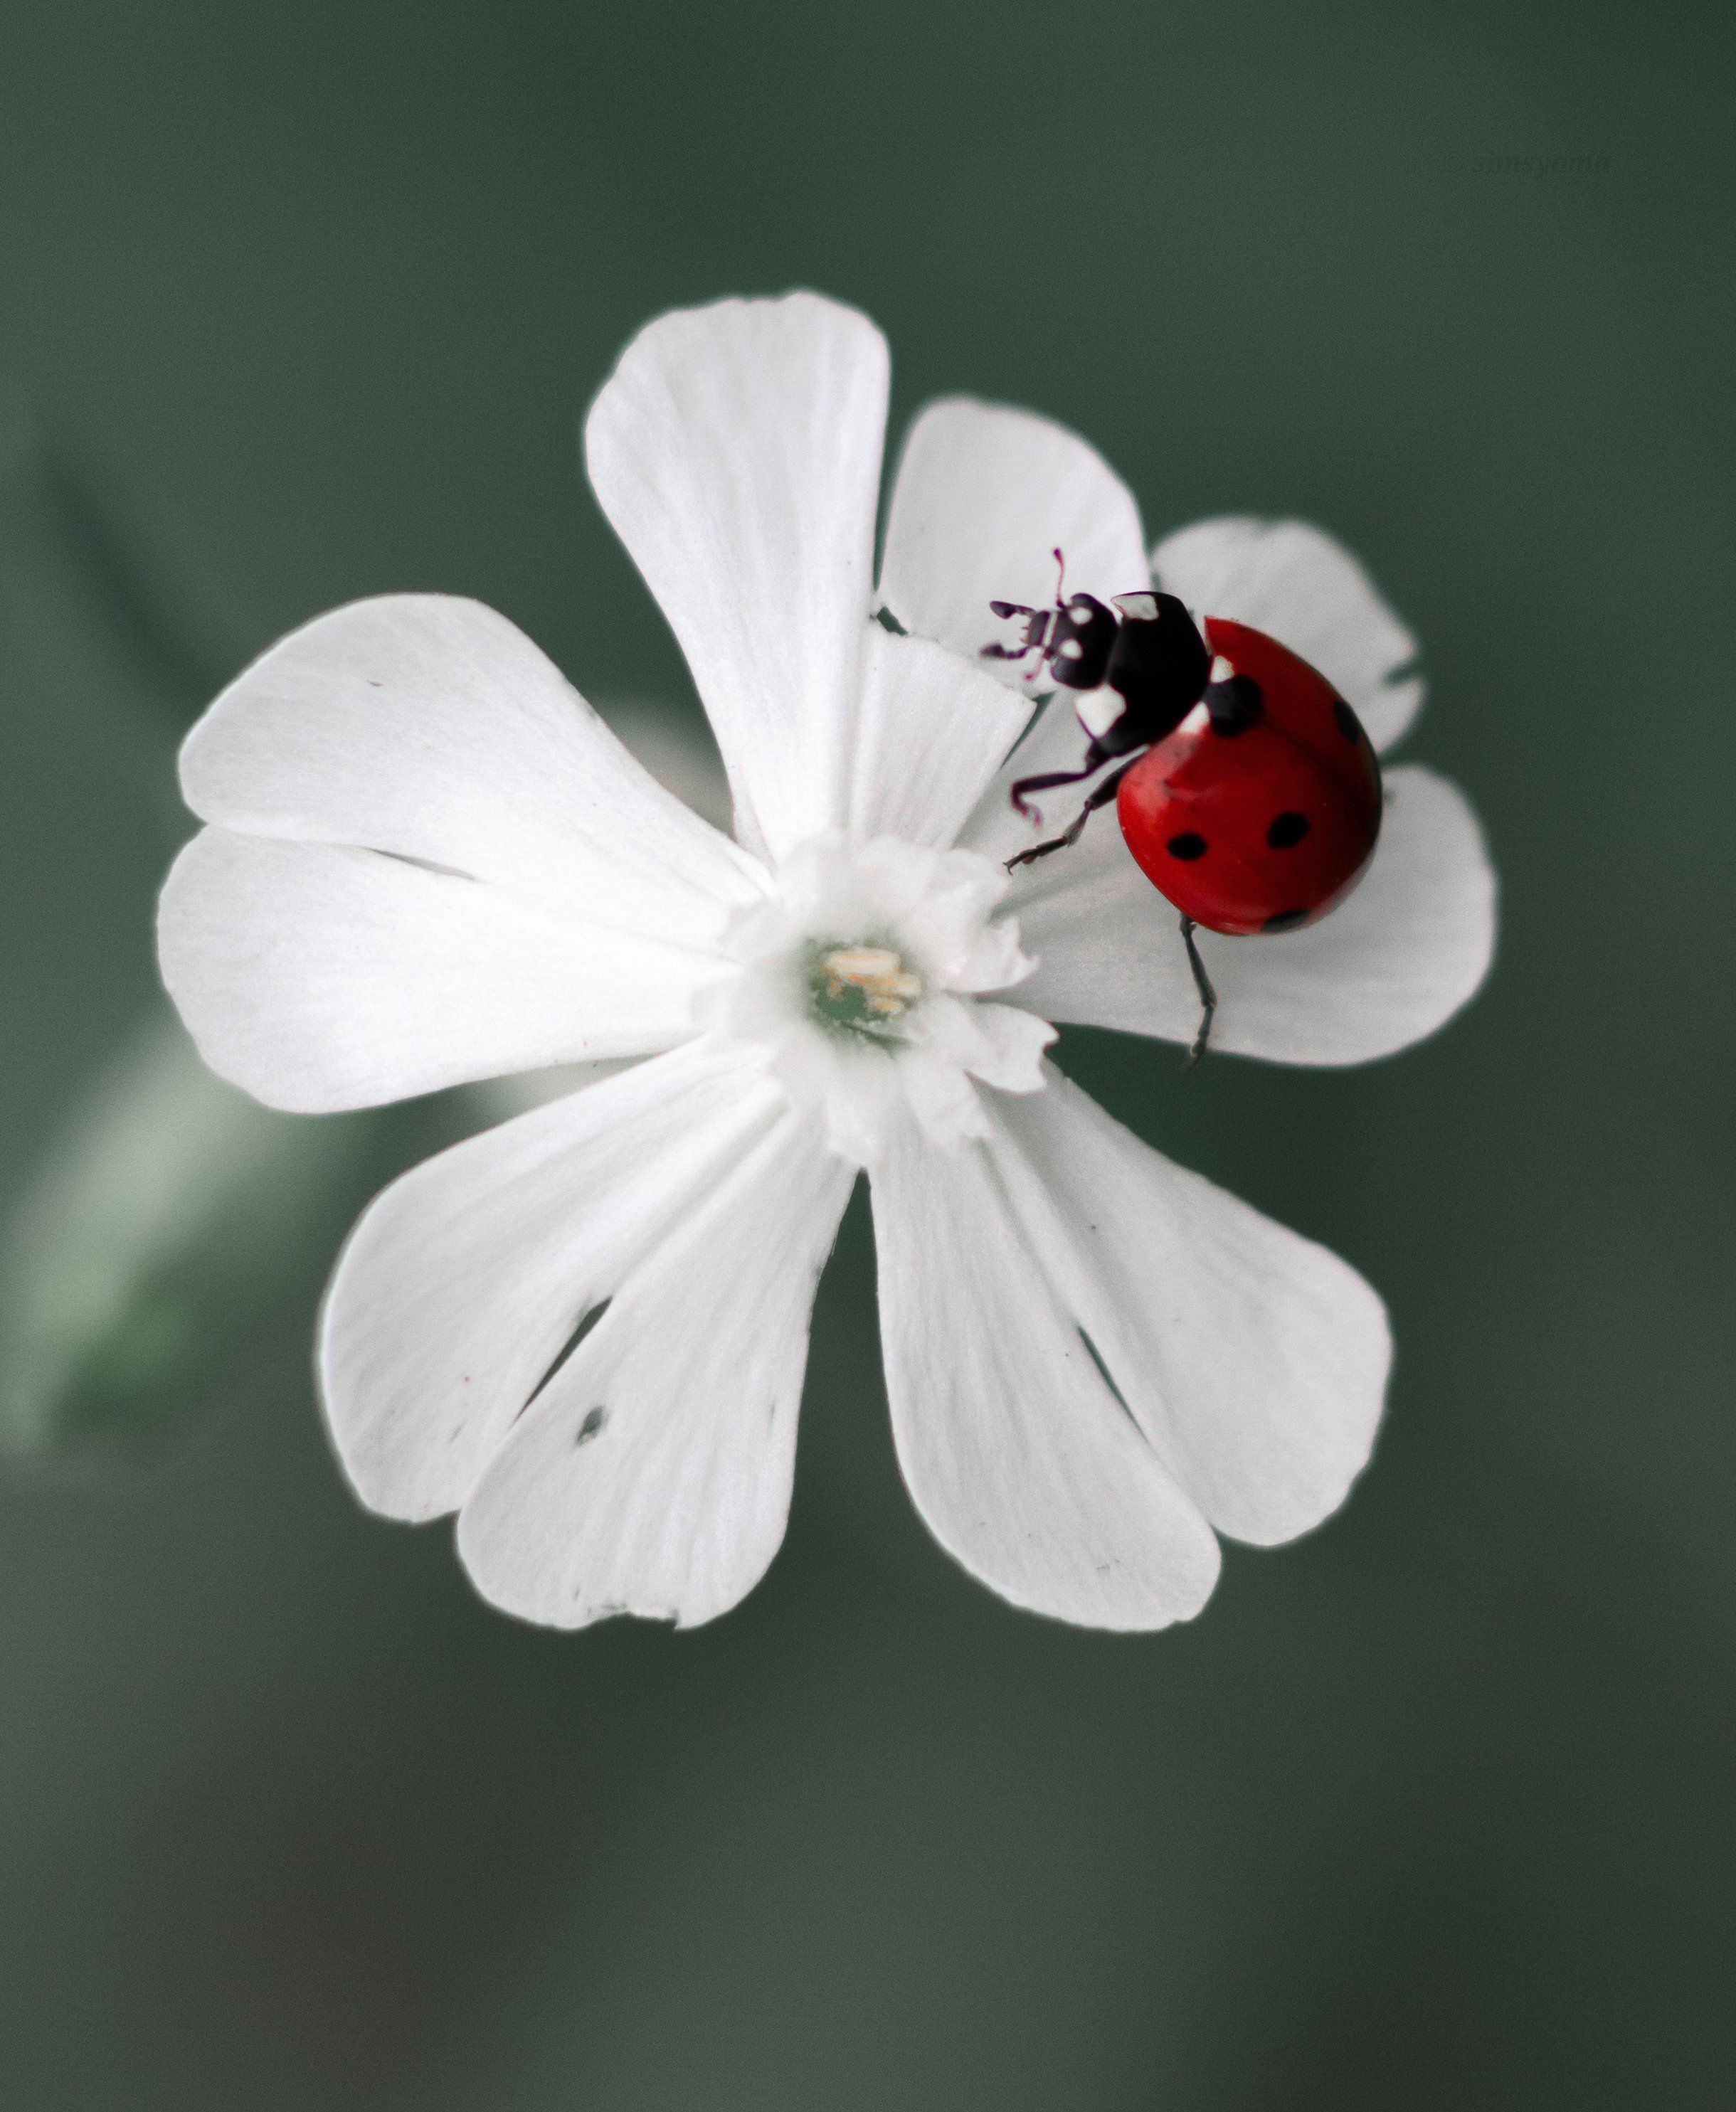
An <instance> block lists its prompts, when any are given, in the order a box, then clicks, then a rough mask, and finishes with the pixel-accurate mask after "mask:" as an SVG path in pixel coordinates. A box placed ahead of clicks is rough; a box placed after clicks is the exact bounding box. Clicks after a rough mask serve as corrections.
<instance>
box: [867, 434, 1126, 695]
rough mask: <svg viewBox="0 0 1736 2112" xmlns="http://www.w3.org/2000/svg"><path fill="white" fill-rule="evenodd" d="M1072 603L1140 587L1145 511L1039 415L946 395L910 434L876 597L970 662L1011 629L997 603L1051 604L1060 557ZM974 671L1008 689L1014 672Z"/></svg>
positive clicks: (1104, 467) (1007, 637) (1008, 667)
mask: <svg viewBox="0 0 1736 2112" xmlns="http://www.w3.org/2000/svg"><path fill="white" fill-rule="evenodd" d="M1057 549H1059V550H1061V551H1062V552H1063V553H1064V555H1065V557H1066V560H1067V586H1068V592H1069V593H1073V592H1078V591H1080V590H1083V591H1085V592H1087V593H1089V594H1096V595H1097V596H1098V597H1099V598H1100V599H1108V597H1109V595H1111V594H1127V593H1128V592H1130V591H1132V590H1133V589H1137V588H1139V587H1142V586H1144V585H1145V584H1146V553H1145V543H1144V539H1143V537H1142V535H1141V531H1140V526H1139V509H1138V508H1137V507H1136V506H1135V505H1134V503H1133V499H1132V494H1131V493H1130V492H1129V491H1128V489H1127V486H1126V485H1124V484H1123V483H1122V481H1121V480H1120V479H1119V477H1118V476H1116V475H1115V473H1114V471H1113V470H1111V469H1110V467H1109V465H1108V463H1107V462H1105V461H1104V459H1103V457H1101V456H1100V454H1099V453H1097V451H1096V448H1092V447H1091V446H1089V445H1088V444H1087V443H1086V442H1085V441H1084V440H1082V439H1080V438H1079V436H1078V434H1077V433H1070V432H1068V430H1067V428H1066V427H1065V426H1057V425H1055V424H1053V423H1051V422H1050V420H1048V419H1047V418H1039V417H1036V416H1033V415H1032V413H1031V412H1028V411H1015V410H1012V409H1009V408H1008V407H1005V405H1002V404H999V403H977V401H975V400H974V398H971V397H968V396H949V397H945V398H942V400H941V402H939V403H931V404H930V405H929V406H928V407H927V410H925V411H924V412H923V413H922V415H921V416H919V417H918V419H917V421H916V422H915V424H914V426H911V428H910V431H909V437H908V438H907V439H906V440H905V442H904V453H903V454H902V456H901V457H900V460H899V465H898V475H897V477H896V480H895V482H894V484H893V486H892V503H891V510H890V512H889V513H888V515H887V517H886V553H885V556H884V558H883V559H882V564H881V572H880V591H881V597H882V600H883V601H884V602H885V603H886V607H887V608H889V609H891V612H892V613H893V615H894V616H895V617H897V618H898V620H899V621H900V623H901V624H902V625H903V626H904V629H905V630H909V631H914V633H915V634H916V635H917V636H918V637H920V638H932V639H937V640H939V641H940V643H941V644H942V645H946V646H950V648H951V649H952V650H953V651H954V652H955V653H963V654H964V655H965V656H966V657H967V658H970V659H973V660H975V659H977V658H978V656H979V655H980V653H981V652H982V648H983V647H984V646H985V645H986V644H990V643H991V641H999V642H1000V643H1002V644H1007V643H1009V642H1012V640H1013V637H1014V630H1013V629H1012V627H1010V626H1008V625H1007V624H1005V623H1004V622H1001V621H1000V620H998V619H997V618H996V617H994V616H992V615H991V613H990V612H989V603H991V601H1013V602H1023V603H1028V604H1029V605H1030V606H1031V607H1032V608H1048V607H1049V606H1050V603H1052V602H1053V601H1054V599H1055V551H1056V550H1057ZM980 664H981V665H982V666H983V667H986V668H989V669H991V671H995V672H996V673H999V674H1000V675H1002V676H1004V677H1005V679H1006V680H1009V681H1014V682H1017V681H1018V680H1019V679H1020V670H1019V668H1018V667H1016V666H1014V665H1013V664H1012V663H1011V662H1007V661H1005V660H1002V661H993V660H985V661H982V662H980Z"/></svg>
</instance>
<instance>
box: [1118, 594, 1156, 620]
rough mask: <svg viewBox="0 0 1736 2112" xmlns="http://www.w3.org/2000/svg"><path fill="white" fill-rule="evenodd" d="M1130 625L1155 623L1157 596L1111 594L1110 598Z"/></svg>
mask: <svg viewBox="0 0 1736 2112" xmlns="http://www.w3.org/2000/svg"><path fill="white" fill-rule="evenodd" d="M1109 599H1110V600H1111V601H1113V602H1114V604H1115V606H1116V608H1119V610H1120V611H1121V612H1122V614H1123V616H1124V617H1126V618H1127V619H1128V622H1129V623H1155V622H1156V621H1157V613H1158V611H1157V596H1156V595H1155V594H1111V595H1110V597H1109Z"/></svg>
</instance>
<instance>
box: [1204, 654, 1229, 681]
mask: <svg viewBox="0 0 1736 2112" xmlns="http://www.w3.org/2000/svg"><path fill="white" fill-rule="evenodd" d="M1235 671H1236V670H1235V668H1234V667H1233V666H1232V665H1231V664H1230V662H1228V660H1226V659H1225V658H1224V657H1223V654H1222V653H1214V655H1213V656H1212V663H1211V672H1210V675H1208V676H1206V678H1205V679H1206V680H1207V681H1209V682H1227V681H1228V680H1230V678H1231V677H1232V676H1233V675H1234V673H1235Z"/></svg>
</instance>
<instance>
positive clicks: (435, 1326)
mask: <svg viewBox="0 0 1736 2112" xmlns="http://www.w3.org/2000/svg"><path fill="white" fill-rule="evenodd" d="M780 1109H781V1095H780V1094H779V1093H778V1091H777V1088H776V1087H775V1086H772V1084H771V1083H770V1082H769V1081H767V1080H765V1079H764V1078H763V1076H759V1075H758V1074H757V1073H756V1072H755V1070H754V1067H753V1065H752V1064H751V1063H750V1062H748V1061H746V1060H745V1059H744V1058H742V1057H741V1056H740V1054H734V1055H731V1054H730V1053H729V1052H727V1051H723V1050H720V1049H718V1046H717V1045H714V1044H712V1043H709V1042H699V1043H692V1044H690V1045H688V1046H686V1048H682V1049H675V1050H673V1051H672V1052H671V1053H670V1054H668V1055H664V1056H658V1057H653V1058H651V1059H650V1060H649V1062H648V1063H640V1064H636V1065H635V1066H634V1067H633V1068H632V1069H631V1070H630V1071H625V1072H619V1073H617V1075H616V1076H613V1077H611V1078H608V1079H605V1080H604V1081H602V1082H600V1083H599V1084H596V1085H594V1086H586V1087H585V1088H583V1089H582V1090H580V1091H578V1092H576V1093H572V1094H570V1095H567V1097H565V1098H564V1099H558V1100H553V1101H550V1102H549V1103H548V1104H546V1105H544V1106H543V1107H540V1108H535V1109H533V1110H532V1111H531V1113H527V1114H522V1115H520V1116H517V1117H516V1118H515V1119H513V1120H512V1121H510V1122H503V1123H502V1124H501V1125H500V1126H499V1128H496V1129H490V1130H485V1131H482V1132H481V1135H480V1136H473V1137H471V1138H469V1139H468V1140H467V1141H466V1142H464V1143H462V1144H460V1145H454V1146H453V1148H452V1149H450V1150H448V1151H444V1152H442V1153H440V1154H439V1156H438V1157H436V1158H431V1159H429V1160H427V1161H426V1163H424V1164H422V1165H421V1166H418V1167H416V1168H413V1169H412V1171H411V1172H408V1173H406V1174H404V1175H403V1176H402V1177H401V1178H399V1180H397V1181H394V1182H393V1183H392V1185H391V1186H390V1187H389V1188H387V1189H386V1190H385V1191H384V1192H383V1193H382V1194H381V1195H378V1196H376V1198H375V1199H374V1201H373V1202H372V1203H371V1204H369V1206H368V1208H367V1210H366V1211H365V1212H364V1213H363V1214H362V1218H361V1220H360V1222H358V1225H357V1226H356V1228H355V1230H354V1231H353V1232H352V1233H351V1235H350V1237H349V1243H348V1245H346V1246H345V1248H344V1253H343V1254H342V1256H341V1257H340V1259H339V1263H338V1266H337V1268H336V1270H335V1272H334V1273H333V1276H332V1279H331V1286H330V1290H329V1291H328V1292H327V1294H326V1306H325V1310H324V1313H323V1314H322V1316H321V1324H320V1345H319V1373H320V1386H321V1394H322V1396H323V1398H324V1401H325V1407H326V1421H327V1423H328V1425H329V1427H330V1432H331V1436H332V1441H333V1443H334V1444H335V1445H336V1447H337V1450H338V1454H339V1458H340V1459H342V1460H343V1462H344V1468H345V1470H346V1472H348V1473H349V1477H350V1479H351V1481H352V1482H353V1484H354V1485H355V1488H356V1491H357V1493H358V1495H360V1496H361V1498H362V1501H363V1502H364V1503H366V1504H371V1506H372V1508H373V1509H376V1510H378V1511H384V1512H385V1513H386V1514H387V1515H388V1516H389V1517H392V1518H433V1517H436V1516H437V1515H439V1513H441V1512H443V1511H449V1510H455V1509H457V1508H458V1505H459V1504H462V1502H463V1500H464V1499H465V1498H466V1497H467V1495H469V1494H470V1492H471V1491H472V1488H473V1487H474V1486H476V1481H477V1479H478V1477H480V1476H481V1472H482V1471H483V1469H484V1468H485V1467H486V1466H487V1464H488V1463H489V1461H490V1459H492V1458H493V1457H494V1454H495V1453H496V1452H497V1451H498V1450H499V1447H500V1445H501V1444H502V1443H503V1441H504V1440H505V1438H506V1436H507V1435H508V1432H509V1431H510V1430H511V1429H512V1427H513V1422H514V1420H515V1418H517V1417H519V1416H520V1415H521V1414H522V1413H523V1411H524V1409H525V1404H526V1402H527V1401H528V1400H530V1399H531V1395H532V1394H533V1392H534V1391H535V1388H536V1386H537V1385H538V1383H539V1382H540V1381H541V1380H542V1378H543V1377H544V1375H545V1374H546V1373H547V1372H548V1370H549V1367H550V1365H551V1364H553V1363H554V1360H555V1359H556V1357H557V1356H558V1354H559V1353H560V1351H561V1350H562V1348H563V1346H564V1345H565V1344H566V1343H567V1340H568V1339H569V1338H570V1336H572V1331H573V1330H574V1328H575V1327H576V1326H577V1325H578V1324H579V1322H580V1321H581V1319H582V1318H584V1317H585V1315H586V1313H588V1312H590V1310H591V1309H593V1308H595V1306H597V1305H598V1304H600V1303H601V1302H602V1301H603V1300H604V1299H607V1298H609V1297H612V1296H613V1295H614V1294H615V1293H616V1292H617V1291H618V1290H620V1289H621V1288H622V1285H623V1284H624V1283H625V1282H626V1281H627V1279H628V1277H630V1276H631V1273H632V1272H633V1270H634V1269H635V1268H636V1267H637V1266H638V1264H639V1263H640V1261H641V1260H642V1259H644V1257H645V1255H646V1254H649V1253H650V1252H651V1251H652V1250H653V1249H654V1248H655V1247H656V1246H657V1245H658V1243H659V1242H660V1241H662V1240H664V1239H665V1238H667V1237H668V1235H669V1234H670V1232H671V1231H672V1230H673V1229H674V1228H675V1227H677V1225H679V1224H680V1223H681V1222H683V1221H684V1220H685V1219H686V1218H689V1217H690V1216H691V1215H692V1214H693V1213H694V1212H695V1210H696V1209H697V1208H699V1207H700V1206H701V1205H703V1204H704V1202H705V1201H706V1200H707V1199H708V1198H709V1196H711V1195H713V1194H715V1193H716V1192H717V1190H718V1189H719V1187H720V1186H722V1184H723V1183H724V1182H725V1181H727V1178H728V1177H729V1174H730V1172H731V1168H733V1167H734V1165H735V1164H736V1162H737V1161H738V1160H739V1159H740V1156H741V1155H742V1154H744V1153H745V1152H747V1151H750V1150H751V1149H753V1147H754V1145H756V1144H757V1143H758V1142H759V1141H760V1140H762V1139H763V1137H765V1136H767V1135H768V1134H769V1133H770V1131H771V1130H772V1127H774V1125H775V1124H776V1122H777V1120H778V1118H779V1113H780Z"/></svg>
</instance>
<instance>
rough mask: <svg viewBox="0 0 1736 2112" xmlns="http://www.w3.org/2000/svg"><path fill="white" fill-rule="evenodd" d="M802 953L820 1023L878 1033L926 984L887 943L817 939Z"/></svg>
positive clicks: (905, 1009) (812, 1009)
mask: <svg viewBox="0 0 1736 2112" xmlns="http://www.w3.org/2000/svg"><path fill="white" fill-rule="evenodd" d="M807 954H808V992H809V1000H808V1001H809V1010H810V1012H811V1013H812V1014H813V1017H814V1018H815V1019H816V1020H817V1021H818V1022H819V1023H820V1025H821V1026H827V1027H832V1028H834V1029H843V1030H845V1031H849V1032H853V1033H857V1034H869V1035H884V1034H885V1033H886V1031H887V1030H888V1029H889V1028H890V1027H891V1024H892V1022H894V1021H895V1020H899V1019H902V1018H903V1017H904V1014H905V1013H907V1012H908V1011H909V1009H910V1008H911V1006H912V1005H913V1004H916V1003H917V1001H918V999H920V998H921V997H922V996H923V994H924V991H925V990H926V988H927V985H925V984H924V982H923V978H922V977H921V976H919V975H917V974H916V973H914V971H913V970H911V969H910V968H909V967H906V966H905V964H904V955H903V954H901V953H900V952H899V950H898V949H896V948H895V947H893V946H880V945H858V946H840V945H835V944H832V943H831V942H830V941H828V940H814V941H812V942H810V944H809V947H808V949H807Z"/></svg>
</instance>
